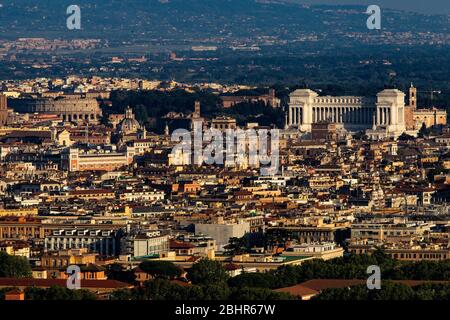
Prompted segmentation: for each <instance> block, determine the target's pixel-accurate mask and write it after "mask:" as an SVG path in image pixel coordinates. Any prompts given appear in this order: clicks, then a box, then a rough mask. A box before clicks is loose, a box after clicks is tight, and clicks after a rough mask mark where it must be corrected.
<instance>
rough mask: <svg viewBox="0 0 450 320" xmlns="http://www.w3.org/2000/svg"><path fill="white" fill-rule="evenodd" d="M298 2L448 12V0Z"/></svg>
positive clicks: (314, 0) (320, 0) (324, 0)
mask: <svg viewBox="0 0 450 320" xmlns="http://www.w3.org/2000/svg"><path fill="white" fill-rule="evenodd" d="M299 2H302V3H310V4H360V5H370V4H377V5H379V6H380V7H381V8H383V7H388V8H393V9H402V10H409V11H416V12H421V13H438V14H450V0H299Z"/></svg>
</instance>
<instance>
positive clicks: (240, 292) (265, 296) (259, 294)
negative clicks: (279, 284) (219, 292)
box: [230, 287, 294, 300]
mask: <svg viewBox="0 0 450 320" xmlns="http://www.w3.org/2000/svg"><path fill="white" fill-rule="evenodd" d="M230 299H231V300H293V299H294V297H293V296H292V295H290V294H289V293H285V292H276V291H273V290H270V289H266V288H248V287H245V288H235V289H234V290H233V292H232V294H231V296H230Z"/></svg>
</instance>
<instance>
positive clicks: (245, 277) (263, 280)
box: [228, 272, 278, 288]
mask: <svg viewBox="0 0 450 320" xmlns="http://www.w3.org/2000/svg"><path fill="white" fill-rule="evenodd" d="M228 284H229V286H230V287H240V288H243V287H250V288H274V287H276V286H277V284H278V283H277V277H276V276H275V275H274V274H273V273H254V272H252V273H242V274H240V275H237V276H235V277H232V278H230V279H229V280H228Z"/></svg>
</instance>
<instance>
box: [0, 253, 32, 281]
mask: <svg viewBox="0 0 450 320" xmlns="http://www.w3.org/2000/svg"><path fill="white" fill-rule="evenodd" d="M0 277H3V278H5V277H6V278H27V277H31V267H30V264H29V263H28V260H27V259H26V258H24V257H16V256H10V255H9V254H7V253H6V252H0Z"/></svg>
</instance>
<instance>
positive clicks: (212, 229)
mask: <svg viewBox="0 0 450 320" xmlns="http://www.w3.org/2000/svg"><path fill="white" fill-rule="evenodd" d="M249 232H250V223H249V222H241V223H229V224H225V223H224V224H221V223H196V224H195V234H196V235H199V234H204V235H208V236H210V237H211V238H213V239H214V240H216V244H217V247H218V250H223V247H224V246H226V245H227V244H228V242H229V240H230V238H241V237H243V236H244V235H245V234H246V233H249Z"/></svg>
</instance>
